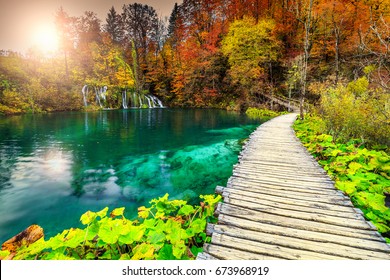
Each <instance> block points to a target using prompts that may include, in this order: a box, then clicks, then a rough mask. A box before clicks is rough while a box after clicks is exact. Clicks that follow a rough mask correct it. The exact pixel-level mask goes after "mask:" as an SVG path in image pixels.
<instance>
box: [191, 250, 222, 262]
mask: <svg viewBox="0 0 390 280" xmlns="http://www.w3.org/2000/svg"><path fill="white" fill-rule="evenodd" d="M196 259H197V260H198V261H199V260H200V261H207V260H219V259H217V258H216V257H214V256H212V255H210V254H208V253H205V252H202V253H199V254H198V255H197V256H196Z"/></svg>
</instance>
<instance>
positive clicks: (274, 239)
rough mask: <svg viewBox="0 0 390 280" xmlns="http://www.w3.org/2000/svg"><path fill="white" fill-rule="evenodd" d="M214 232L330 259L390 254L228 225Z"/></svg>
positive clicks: (384, 256) (363, 257) (377, 257)
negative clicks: (326, 256)
mask: <svg viewBox="0 0 390 280" xmlns="http://www.w3.org/2000/svg"><path fill="white" fill-rule="evenodd" d="M214 232H217V233H219V234H225V235H228V236H231V237H235V238H239V239H245V240H252V241H255V242H259V243H263V244H269V245H274V246H281V247H285V248H291V249H296V250H298V251H308V252H317V253H321V254H326V255H329V257H330V258H332V256H337V257H342V258H347V259H360V260H377V259H385V258H388V257H389V254H387V253H383V252H373V251H370V250H365V249H359V248H354V247H350V246H345V245H340V244H334V243H329V242H324V243H318V242H315V241H311V240H304V239H299V238H295V237H289V236H285V235H278V234H274V233H264V232H258V231H253V230H250V229H243V228H237V227H233V226H228V225H216V226H215V227H214Z"/></svg>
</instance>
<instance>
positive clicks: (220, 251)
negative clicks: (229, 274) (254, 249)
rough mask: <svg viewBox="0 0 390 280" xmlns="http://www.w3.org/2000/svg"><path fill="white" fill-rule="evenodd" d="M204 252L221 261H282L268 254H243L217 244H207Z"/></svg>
mask: <svg viewBox="0 0 390 280" xmlns="http://www.w3.org/2000/svg"><path fill="white" fill-rule="evenodd" d="M203 247H204V251H205V252H206V253H207V254H209V255H211V256H212V257H214V258H215V259H219V260H280V259H281V258H275V257H272V256H269V255H266V254H256V253H251V252H242V251H240V250H236V249H233V248H229V247H225V246H220V245H217V244H212V245H211V244H205V245H204V246H203Z"/></svg>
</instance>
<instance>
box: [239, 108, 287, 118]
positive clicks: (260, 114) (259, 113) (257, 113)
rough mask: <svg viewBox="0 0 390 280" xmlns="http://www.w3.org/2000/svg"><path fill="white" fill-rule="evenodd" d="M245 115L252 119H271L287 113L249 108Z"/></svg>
mask: <svg viewBox="0 0 390 280" xmlns="http://www.w3.org/2000/svg"><path fill="white" fill-rule="evenodd" d="M245 113H246V114H247V116H248V117H250V118H252V119H271V118H274V117H277V116H280V115H283V114H286V113H287V112H276V111H272V110H269V109H262V108H253V107H250V108H248V109H247V110H246V112H245Z"/></svg>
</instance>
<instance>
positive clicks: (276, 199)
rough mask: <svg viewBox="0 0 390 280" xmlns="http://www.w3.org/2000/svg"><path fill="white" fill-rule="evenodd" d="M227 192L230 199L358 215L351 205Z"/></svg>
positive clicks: (235, 189) (239, 189) (244, 190)
mask: <svg viewBox="0 0 390 280" xmlns="http://www.w3.org/2000/svg"><path fill="white" fill-rule="evenodd" d="M223 192H225V193H224V194H223V195H224V196H225V197H229V194H231V193H234V194H238V195H242V196H246V197H248V199H267V200H269V201H273V202H278V203H284V204H289V205H296V206H306V207H311V208H314V209H325V210H331V211H338V212H340V213H345V212H347V213H356V212H355V211H354V209H353V208H352V207H350V205H337V204H329V203H324V202H318V201H307V200H298V199H294V198H291V199H290V198H286V197H279V196H274V195H268V194H257V193H254V192H249V191H247V190H246V189H244V188H240V187H237V186H236V187H235V188H232V187H229V188H225V189H224V190H223Z"/></svg>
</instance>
